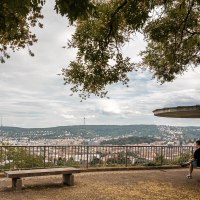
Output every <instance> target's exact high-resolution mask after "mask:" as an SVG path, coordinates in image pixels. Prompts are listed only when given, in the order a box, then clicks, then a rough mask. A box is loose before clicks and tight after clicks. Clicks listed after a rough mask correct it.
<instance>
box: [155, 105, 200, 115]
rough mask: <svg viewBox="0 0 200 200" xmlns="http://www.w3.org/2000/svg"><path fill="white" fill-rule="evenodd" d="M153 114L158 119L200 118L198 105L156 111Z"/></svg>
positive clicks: (199, 106)
mask: <svg viewBox="0 0 200 200" xmlns="http://www.w3.org/2000/svg"><path fill="white" fill-rule="evenodd" d="M153 113H154V115H155V116H158V117H174V118H200V105H195V106H178V107H169V108H162V109H156V110H154V111H153Z"/></svg>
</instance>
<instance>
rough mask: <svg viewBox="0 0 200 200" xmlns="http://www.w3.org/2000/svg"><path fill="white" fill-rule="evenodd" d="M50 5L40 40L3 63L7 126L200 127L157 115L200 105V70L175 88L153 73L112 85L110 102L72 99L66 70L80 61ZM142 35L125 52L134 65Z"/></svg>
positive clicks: (0, 106)
mask: <svg viewBox="0 0 200 200" xmlns="http://www.w3.org/2000/svg"><path fill="white" fill-rule="evenodd" d="M52 8H53V5H51V4H49V3H48V4H46V6H45V8H44V10H43V13H44V15H45V19H44V20H43V21H42V22H43V24H44V28H43V29H34V32H35V33H36V35H37V37H38V39H39V41H38V42H37V43H36V44H35V45H34V46H33V47H32V48H31V49H32V51H33V52H34V53H35V57H31V56H29V55H28V51H27V50H21V51H18V52H15V53H12V54H11V58H10V59H9V60H7V61H6V63H5V64H0V117H1V118H2V121H3V125H4V126H18V127H52V126H65V125H80V124H83V118H84V116H85V117H86V124H88V125H89V124H98V125H99V124H103V125H109V124H120V125H123V124H124V125H126V124H156V125H159V124H163V125H178V126H189V125H195V126H198V125H199V126H200V119H168V118H159V117H155V116H153V113H152V111H153V110H155V109H158V108H163V107H171V106H184V105H197V104H200V95H199V93H200V84H199V81H198V80H199V76H200V70H199V69H193V70H192V69H191V70H189V71H188V72H187V73H185V74H184V75H183V76H181V77H178V78H177V79H176V80H175V81H174V82H173V83H166V84H164V85H160V84H159V83H157V82H156V80H152V78H151V77H152V74H150V73H149V72H147V71H146V72H143V73H142V72H137V73H131V74H129V77H130V83H129V87H128V88H126V87H125V86H122V85H121V84H115V85H112V86H109V87H108V88H107V89H108V90H109V97H110V99H99V98H96V97H91V98H90V99H88V100H86V101H83V102H80V100H81V99H80V98H79V97H78V95H77V94H74V95H73V96H70V94H71V91H70V86H68V85H67V86H66V85H63V80H62V77H61V76H58V75H57V74H58V73H60V72H61V68H62V67H67V65H68V64H69V62H70V61H71V60H73V59H74V58H75V55H76V51H75V50H73V49H64V48H62V46H65V45H66V43H67V40H68V39H70V36H71V34H72V33H73V31H74V28H73V27H69V26H68V21H67V19H66V18H61V17H60V16H58V15H57V14H56V13H55V12H54V11H52ZM144 47H145V43H144V42H143V40H142V36H141V35H137V36H136V38H135V40H134V41H132V42H130V43H129V44H127V45H126V46H125V47H124V52H125V54H126V55H127V56H129V57H131V59H132V60H133V61H136V60H139V57H138V56H137V54H138V52H139V51H140V50H142V49H144Z"/></svg>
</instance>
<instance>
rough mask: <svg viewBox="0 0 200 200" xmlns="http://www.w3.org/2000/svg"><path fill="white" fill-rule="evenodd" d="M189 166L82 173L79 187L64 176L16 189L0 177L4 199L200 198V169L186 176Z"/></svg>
mask: <svg viewBox="0 0 200 200" xmlns="http://www.w3.org/2000/svg"><path fill="white" fill-rule="evenodd" d="M186 174H187V169H179V170H141V171H120V172H98V173H81V174H76V175H75V186H73V187H68V186H63V185H62V184H61V176H47V177H31V178H25V179H23V185H24V186H23V190H22V191H21V192H13V191H12V190H11V180H10V179H7V178H1V179H0V200H86V199H87V200H132V199H133V200H134V199H135V200H143V199H144V200H147V199H148V200H149V199H155V200H159V199H162V200H165V199H166V200H170V199H171V200H176V199H177V200H180V199H181V200H193V199H194V200H200V170H199V169H198V170H196V171H194V174H193V176H194V178H193V179H186V178H185V176H186Z"/></svg>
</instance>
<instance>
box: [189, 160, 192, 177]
mask: <svg viewBox="0 0 200 200" xmlns="http://www.w3.org/2000/svg"><path fill="white" fill-rule="evenodd" d="M192 172H193V163H192V162H191V163H190V165H189V175H190V176H192Z"/></svg>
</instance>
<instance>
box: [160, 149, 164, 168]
mask: <svg viewBox="0 0 200 200" xmlns="http://www.w3.org/2000/svg"><path fill="white" fill-rule="evenodd" d="M160 165H161V166H162V165H163V147H161V155H160Z"/></svg>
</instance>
